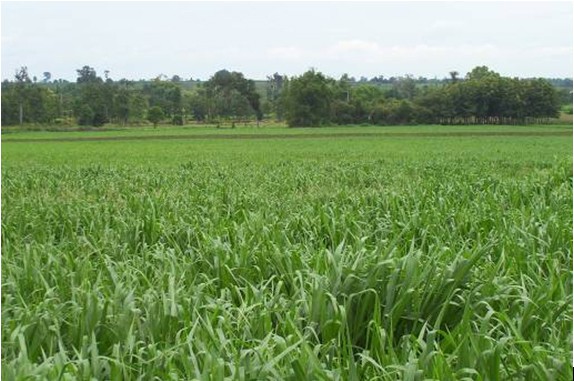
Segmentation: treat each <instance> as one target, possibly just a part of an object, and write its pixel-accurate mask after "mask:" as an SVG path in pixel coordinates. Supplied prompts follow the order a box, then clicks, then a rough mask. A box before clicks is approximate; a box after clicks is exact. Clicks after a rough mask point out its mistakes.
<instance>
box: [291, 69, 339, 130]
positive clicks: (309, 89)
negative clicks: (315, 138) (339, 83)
mask: <svg viewBox="0 0 574 381" xmlns="http://www.w3.org/2000/svg"><path fill="white" fill-rule="evenodd" d="M332 99H333V93H332V90H331V88H330V87H329V80H328V79H327V78H326V77H325V76H324V75H323V74H321V73H320V72H316V71H315V70H313V69H312V70H309V71H307V72H306V73H304V74H303V75H301V76H299V77H295V78H293V79H292V80H291V81H290V83H289V88H288V91H287V94H286V100H285V114H286V119H287V124H288V125H289V126H290V127H309V126H321V125H325V124H328V123H329V122H330V113H331V101H332Z"/></svg>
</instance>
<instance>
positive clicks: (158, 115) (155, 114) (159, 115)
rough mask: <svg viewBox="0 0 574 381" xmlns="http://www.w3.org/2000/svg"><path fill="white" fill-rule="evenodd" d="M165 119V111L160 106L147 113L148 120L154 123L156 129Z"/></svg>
mask: <svg viewBox="0 0 574 381" xmlns="http://www.w3.org/2000/svg"><path fill="white" fill-rule="evenodd" d="M164 117H165V115H164V113H163V110H162V109H161V107H159V106H153V107H151V108H150V109H149V110H148V112H147V120H149V121H150V122H151V123H153V126H154V128H156V127H157V124H158V123H159V122H161V121H162V120H163V118H164Z"/></svg>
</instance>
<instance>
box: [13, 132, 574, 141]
mask: <svg viewBox="0 0 574 381" xmlns="http://www.w3.org/2000/svg"><path fill="white" fill-rule="evenodd" d="M489 136H501V137H503V136H523V137H527V136H564V137H572V131H489V132H487V131H484V132H483V131H476V132H471V131H457V132H381V133H367V132H346V133H338V134H337V133H328V134H265V135H264V134H237V135H235V134H233V135H232V134H205V135H191V134H190V135H149V136H142V135H140V136H86V137H73V138H70V137H67V138H57V137H56V138H46V139H18V138H16V139H6V140H2V143H10V142H11V143H41V142H92V141H125V140H210V139H223V140H225V139H227V140H260V139H334V138H335V139H337V138H339V139H340V138H401V137H425V138H440V137H489Z"/></svg>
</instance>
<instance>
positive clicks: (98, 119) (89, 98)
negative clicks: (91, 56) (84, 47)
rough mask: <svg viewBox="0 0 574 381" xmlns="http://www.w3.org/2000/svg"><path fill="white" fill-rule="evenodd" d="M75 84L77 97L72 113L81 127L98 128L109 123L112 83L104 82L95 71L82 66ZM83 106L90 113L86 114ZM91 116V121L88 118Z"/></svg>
mask: <svg viewBox="0 0 574 381" xmlns="http://www.w3.org/2000/svg"><path fill="white" fill-rule="evenodd" d="M76 72H77V73H78V78H77V79H76V83H77V86H78V90H79V91H78V92H79V96H78V97H77V98H76V101H75V105H74V111H75V113H76V117H77V118H78V123H80V124H81V125H92V126H95V127H99V126H102V125H104V124H105V123H107V122H108V121H109V117H110V111H111V110H112V101H113V86H112V83H110V82H107V83H105V84H104V81H103V80H102V79H101V78H100V77H98V76H97V73H96V71H95V70H94V69H93V68H91V67H89V66H84V67H82V68H81V69H79V70H76ZM85 106H88V108H89V109H90V110H91V111H92V113H90V112H87V109H88V108H86V107H85ZM90 115H92V118H91V121H90V120H89V116H90Z"/></svg>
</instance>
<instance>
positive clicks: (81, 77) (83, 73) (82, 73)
mask: <svg viewBox="0 0 574 381" xmlns="http://www.w3.org/2000/svg"><path fill="white" fill-rule="evenodd" d="M76 72H77V73H78V78H77V79H76V83H94V82H103V81H102V79H101V78H100V77H98V76H97V75H96V70H95V69H94V68H92V67H90V66H87V65H86V66H84V67H82V68H81V69H78V70H76Z"/></svg>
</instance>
